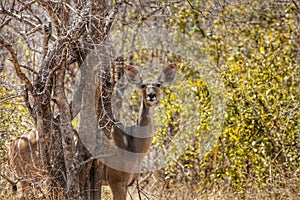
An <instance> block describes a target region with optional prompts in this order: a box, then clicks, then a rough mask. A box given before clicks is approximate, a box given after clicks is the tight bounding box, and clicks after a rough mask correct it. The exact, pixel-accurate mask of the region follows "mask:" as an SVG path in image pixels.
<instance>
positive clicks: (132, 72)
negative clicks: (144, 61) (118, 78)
mask: <svg viewBox="0 0 300 200" xmlns="http://www.w3.org/2000/svg"><path fill="white" fill-rule="evenodd" d="M125 74H126V77H127V80H128V81H129V82H130V83H134V84H139V83H141V82H142V78H141V74H140V70H139V68H138V67H134V66H131V65H128V66H126V67H125Z"/></svg>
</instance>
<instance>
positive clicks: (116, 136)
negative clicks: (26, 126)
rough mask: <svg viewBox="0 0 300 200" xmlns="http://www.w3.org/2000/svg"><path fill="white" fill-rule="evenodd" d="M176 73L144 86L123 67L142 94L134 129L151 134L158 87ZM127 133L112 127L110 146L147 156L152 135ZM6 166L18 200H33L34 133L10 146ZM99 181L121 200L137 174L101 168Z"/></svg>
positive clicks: (37, 175) (135, 71)
mask: <svg viewBox="0 0 300 200" xmlns="http://www.w3.org/2000/svg"><path fill="white" fill-rule="evenodd" d="M176 71H177V67H176V65H175V64H170V65H168V66H166V67H165V68H164V69H163V70H162V72H161V74H160V76H159V77H158V78H157V79H156V80H152V81H147V82H144V81H143V80H142V77H141V73H140V69H139V68H138V67H134V66H126V68H125V73H126V77H127V80H128V81H129V82H130V83H132V84H135V85H136V86H137V87H138V88H139V89H141V90H142V99H141V106H140V111H139V117H138V120H137V123H136V126H135V127H150V128H149V129H148V130H149V131H154V129H153V123H154V122H153V121H154V119H153V114H154V107H155V105H156V104H157V103H158V101H159V97H160V95H159V94H160V87H161V85H162V84H163V83H168V82H171V81H172V80H173V79H174V78H175V74H176ZM132 130H139V129H132ZM127 133H128V132H127V131H124V129H122V128H120V127H119V126H117V125H115V126H114V127H113V128H112V130H111V134H112V142H113V143H114V145H116V146H117V147H118V148H120V149H123V150H125V151H128V152H133V153H141V154H146V153H148V151H149V149H150V146H151V142H152V139H153V137H152V136H150V135H153V133H146V135H149V136H150V137H134V136H133V135H131V134H127ZM143 134H145V133H143ZM134 135H135V136H138V135H139V133H134ZM108 159H109V158H108ZM9 162H10V166H11V168H12V169H13V171H14V173H15V176H16V178H17V179H18V180H19V182H20V184H21V187H22V192H23V196H22V199H28V198H29V199H30V198H33V197H32V191H31V187H34V182H36V181H40V180H42V179H43V176H44V175H43V168H42V166H41V163H40V155H39V135H38V132H37V131H36V130H33V131H31V132H28V133H25V134H23V135H22V136H20V137H18V138H17V139H15V140H13V141H12V142H11V144H10V152H9ZM140 162H141V161H137V162H135V163H134V164H133V165H132V163H131V166H134V167H137V168H138V167H139V166H138V165H140ZM124 165H126V163H124ZM102 177H103V181H104V184H106V183H107V184H108V185H109V186H110V188H111V190H112V193H113V199H114V200H125V199H126V195H127V190H128V187H129V186H130V185H132V184H133V183H134V181H135V180H137V178H138V174H137V173H135V172H127V171H122V170H118V169H114V168H112V167H109V166H106V167H104V172H103V174H102Z"/></svg>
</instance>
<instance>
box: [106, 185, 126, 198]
mask: <svg viewBox="0 0 300 200" xmlns="http://www.w3.org/2000/svg"><path fill="white" fill-rule="evenodd" d="M109 186H110V188H111V191H112V194H113V200H126V195H127V186H126V185H125V184H124V183H122V182H121V183H117V184H109Z"/></svg>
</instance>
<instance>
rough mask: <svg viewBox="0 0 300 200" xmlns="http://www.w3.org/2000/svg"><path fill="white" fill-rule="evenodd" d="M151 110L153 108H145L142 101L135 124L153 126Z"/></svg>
mask: <svg viewBox="0 0 300 200" xmlns="http://www.w3.org/2000/svg"><path fill="white" fill-rule="evenodd" d="M153 109H154V106H147V105H146V104H145V102H144V100H143V99H142V102H141V107H140V112H139V118H138V122H137V125H138V126H148V125H151V124H153Z"/></svg>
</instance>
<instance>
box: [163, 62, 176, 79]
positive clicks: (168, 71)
mask: <svg viewBox="0 0 300 200" xmlns="http://www.w3.org/2000/svg"><path fill="white" fill-rule="evenodd" d="M176 72H177V66H176V65H175V64H169V65H168V66H166V67H165V68H164V69H163V70H162V72H161V74H160V76H159V78H158V81H159V82H161V83H169V82H171V81H173V80H174V78H175V75H176Z"/></svg>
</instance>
